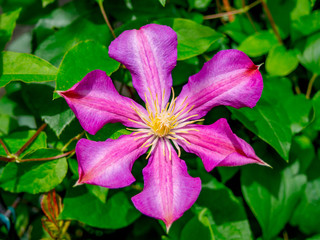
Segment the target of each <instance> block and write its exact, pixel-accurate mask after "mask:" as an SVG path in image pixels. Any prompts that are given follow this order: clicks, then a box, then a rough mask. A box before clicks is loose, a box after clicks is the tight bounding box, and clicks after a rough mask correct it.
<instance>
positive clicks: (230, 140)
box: [177, 118, 268, 172]
mask: <svg viewBox="0 0 320 240" xmlns="http://www.w3.org/2000/svg"><path fill="white" fill-rule="evenodd" d="M185 129H195V130H196V131H194V130H190V131H189V132H188V133H181V134H179V136H180V137H182V138H184V139H185V140H187V141H188V142H189V143H187V142H186V141H184V140H181V139H178V140H177V143H178V144H179V145H180V146H182V147H183V148H184V150H186V151H187V152H190V153H194V154H196V155H197V156H198V157H200V158H201V159H202V161H203V164H204V167H205V169H206V170H207V171H208V172H209V171H211V170H212V169H213V168H215V167H218V166H228V167H229V166H241V165H245V164H251V163H257V164H260V165H265V166H268V164H266V163H265V162H263V161H262V160H261V159H260V158H259V157H257V156H256V154H255V152H254V150H253V148H252V147H251V146H250V145H249V144H248V143H247V142H246V141H244V140H242V139H241V138H238V137H237V136H236V135H235V134H234V133H233V132H232V130H231V128H230V126H229V124H228V122H227V120H226V119H224V118H221V119H219V120H218V121H216V122H215V123H214V124H211V125H209V126H206V125H188V127H185Z"/></svg>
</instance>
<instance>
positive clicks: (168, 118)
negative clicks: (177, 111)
mask: <svg viewBox="0 0 320 240" xmlns="http://www.w3.org/2000/svg"><path fill="white" fill-rule="evenodd" d="M174 120H175V116H174V115H171V114H170V113H168V112H161V113H160V114H156V116H155V117H153V116H151V119H150V122H149V123H148V126H149V127H150V128H151V129H152V131H153V132H154V134H155V135H157V136H159V137H164V136H166V135H168V134H169V133H170V130H171V129H172V128H173V127H174V124H175V121H174Z"/></svg>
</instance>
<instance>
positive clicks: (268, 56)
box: [0, 0, 320, 240]
mask: <svg viewBox="0 0 320 240" xmlns="http://www.w3.org/2000/svg"><path fill="white" fill-rule="evenodd" d="M227 3H229V5H230V6H228V4H227ZM99 4H100V7H101V6H104V9H105V11H106V14H107V16H108V18H109V20H110V22H111V25H112V28H113V29H114V32H115V34H116V35H117V36H118V35H119V34H120V33H121V32H123V31H124V30H127V29H133V28H139V27H141V26H143V25H145V24H148V23H158V24H164V25H168V26H170V27H172V28H173V29H174V30H175V31H176V33H177V35H178V63H177V66H176V68H175V69H174V70H173V84H174V87H175V91H176V93H178V92H179V91H180V90H181V87H182V85H183V84H185V83H186V82H187V80H188V77H189V76H190V75H192V74H195V73H196V72H198V71H199V70H200V69H201V67H202V66H203V63H204V62H206V61H208V60H209V59H211V57H212V56H213V55H214V54H215V53H216V52H217V51H219V50H222V49H230V48H235V49H239V50H241V51H244V52H245V53H246V54H248V55H249V56H250V57H251V58H252V60H253V61H254V63H255V64H263V65H262V66H261V68H260V70H261V72H262V74H263V78H264V90H263V94H262V97H261V99H260V101H259V102H258V104H257V106H256V107H255V108H253V109H248V108H244V109H239V110H238V109H234V108H229V107H217V108H215V109H213V110H212V111H211V112H210V113H209V114H208V115H207V117H206V118H205V124H211V123H213V122H214V121H216V120H217V119H219V118H221V117H225V118H227V119H228V122H229V123H230V125H231V127H232V129H233V131H234V132H235V133H236V134H237V135H238V136H240V137H241V138H243V139H245V140H246V141H247V142H249V143H250V144H251V145H252V146H253V147H254V149H255V151H256V153H257V155H258V156H259V157H260V158H261V159H263V160H264V161H265V162H267V163H269V164H270V165H271V166H272V167H273V168H265V167H261V166H243V167H236V168H217V169H214V170H213V171H212V172H210V173H207V172H205V170H204V167H203V165H202V163H201V160H200V159H199V158H196V157H195V156H194V155H189V154H187V153H183V154H182V157H181V158H182V159H184V160H186V161H187V165H188V169H189V172H190V174H191V175H193V176H200V177H201V179H202V191H201V194H200V197H199V199H198V200H197V202H196V203H195V204H194V206H193V207H192V208H191V209H190V210H188V211H187V212H186V213H185V214H184V215H183V217H182V218H180V219H179V220H178V221H176V222H175V223H174V224H173V226H172V227H171V229H170V232H169V233H168V234H166V232H165V227H164V225H163V224H162V223H161V222H160V221H157V220H155V219H152V218H149V217H146V216H143V215H141V213H140V212H138V211H137V210H136V209H135V208H134V207H133V204H132V203H131V200H130V198H131V197H132V196H133V195H135V194H137V193H138V192H140V191H141V190H142V188H143V181H142V174H141V170H142V169H143V167H144V166H145V165H146V161H145V159H144V157H141V159H139V160H138V161H137V162H136V163H135V165H134V168H133V174H134V176H135V178H136V179H137V181H136V182H135V183H134V184H133V185H132V186H129V187H126V188H124V189H119V190H118V189H117V190H108V189H105V188H102V187H98V186H92V185H81V186H77V187H73V185H74V184H75V182H76V180H77V178H78V175H77V174H78V173H77V161H76V158H75V156H74V155H73V154H72V153H70V154H68V152H69V151H72V150H73V149H74V147H75V143H76V139H78V138H79V137H87V138H89V139H94V140H99V141H102V140H105V139H107V138H114V139H115V138H118V137H119V136H120V135H122V134H127V133H128V132H127V130H125V128H124V127H123V126H121V125H119V124H107V125H106V126H105V127H104V128H103V129H102V130H100V131H99V132H98V133H97V134H96V135H95V136H91V135H89V134H86V135H81V134H82V133H83V130H82V128H81V126H80V125H79V123H78V121H77V119H75V116H74V114H73V113H72V111H71V110H70V109H69V107H68V106H67V104H66V103H65V101H64V100H63V99H61V98H59V96H58V95H57V94H56V93H55V90H66V89H68V88H70V87H71V86H73V85H74V84H75V83H77V82H79V81H80V80H81V79H82V78H83V77H84V76H85V75H86V74H87V73H88V72H90V71H92V70H95V69H101V70H103V71H106V72H107V74H108V75H111V77H112V79H113V80H116V81H117V82H118V86H119V91H120V92H122V93H123V94H129V95H131V97H133V98H135V99H136V100H137V99H138V96H137V94H136V93H135V92H134V90H133V88H132V83H131V76H130V74H129V73H128V71H127V70H126V69H123V68H120V65H119V63H117V62H116V61H114V60H113V59H111V58H109V56H108V50H107V49H108V48H107V47H108V46H109V44H110V42H111V41H112V40H113V39H114V38H113V36H112V34H111V31H110V30H109V28H108V26H107V25H106V23H105V22H104V18H103V17H102V14H101V9H100V8H99ZM0 5H1V8H2V12H3V13H2V14H1V15H0V48H1V49H0V50H1V51H2V50H4V51H3V52H2V53H1V57H0V87H3V88H1V89H0V97H1V99H0V138H1V140H2V141H3V142H4V143H5V145H6V146H7V147H8V150H9V151H10V153H16V152H17V151H18V150H19V149H20V148H21V147H22V146H23V145H24V143H26V142H27V141H28V139H30V138H31V137H32V136H33V135H34V134H35V132H36V130H37V129H38V128H39V127H40V126H41V125H42V124H43V123H46V124H47V127H46V128H45V129H44V131H42V132H41V133H40V135H39V136H38V137H37V138H36V140H35V141H34V142H33V143H32V144H31V145H29V146H28V147H27V148H26V149H25V151H23V153H22V154H21V155H20V156H19V158H18V161H21V162H20V163H16V162H9V163H6V162H4V161H1V162H0V188H1V190H0V195H1V198H0V213H2V214H3V213H4V212H5V210H6V209H7V207H9V206H11V205H12V204H13V203H14V202H15V200H17V199H19V201H18V203H19V204H18V205H17V206H14V207H15V214H14V215H15V217H14V216H12V215H10V216H11V217H10V219H11V226H10V228H8V225H7V227H6V225H5V224H1V228H0V238H1V239H41V238H47V239H50V236H49V235H48V233H47V232H46V231H44V230H43V228H42V226H41V218H43V217H44V216H45V215H44V213H43V212H42V210H41V208H40V196H41V195H42V194H43V193H45V192H48V191H50V190H52V189H55V190H56V192H57V193H58V194H59V195H60V196H61V197H62V203H63V205H64V207H63V211H62V213H61V214H60V216H59V219H61V220H72V221H71V224H70V226H69V228H68V230H67V232H68V234H69V235H67V234H65V235H64V236H63V235H61V236H60V238H57V239H68V237H70V238H71V239H151V238H152V239H170V240H171V239H172V240H176V239H182V240H189V239H190V240H192V239H204V240H206V239H211V240H218V239H239V240H240V239H245V240H247V239H263V240H269V239H313V240H315V239H320V159H319V157H320V155H319V144H320V141H319V138H318V135H319V131H320V81H319V78H318V75H319V74H320V10H319V7H320V3H319V1H316V0H282V1H278V0H258V1H251V0H250V1H249V0H233V1H232V0H230V1H225V0H224V1H219V0H217V1H213V0H167V1H166V0H104V1H103V0H99V1H94V0H74V1H57V0H42V1H40V0H24V1H20V0H0ZM226 11H231V13H230V14H227V13H226ZM23 26H24V27H25V28H23V29H27V30H26V31H23V33H22V34H21V31H19V29H21V27H23ZM15 29H16V30H15ZM19 32H20V34H18V33H19ZM13 33H14V38H13V39H12V40H11V38H12V34H13ZM53 99H54V100H53ZM75 137H76V139H74V138H75ZM72 139H74V141H72ZM64 153H66V154H64ZM57 155H59V156H61V158H59V159H56V160H50V161H26V162H23V160H28V159H31V160H32V159H39V158H40V159H41V158H50V157H54V156H57ZM8 157H13V155H9V156H8V154H7V153H6V152H5V150H4V149H3V148H0V160H3V159H5V158H8ZM0 221H1V220H0ZM3 223H5V221H3Z"/></svg>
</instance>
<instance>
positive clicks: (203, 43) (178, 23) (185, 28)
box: [156, 18, 224, 60]
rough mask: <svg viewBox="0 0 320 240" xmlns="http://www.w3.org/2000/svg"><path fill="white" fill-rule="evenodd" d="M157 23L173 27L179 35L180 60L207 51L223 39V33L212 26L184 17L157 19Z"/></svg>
mask: <svg viewBox="0 0 320 240" xmlns="http://www.w3.org/2000/svg"><path fill="white" fill-rule="evenodd" d="M156 23H158V24H163V25H167V26H169V27H171V28H172V29H173V30H174V31H175V32H176V33H177V35H178V60H184V59H188V58H191V57H194V56H197V55H200V54H202V53H204V52H205V51H207V50H208V49H209V47H210V46H211V45H212V44H213V43H215V42H217V41H219V40H221V39H223V37H224V36H223V35H222V34H221V33H218V32H216V31H215V30H213V29H212V28H210V27H207V26H203V25H201V24H198V23H196V22H194V21H191V20H187V19H182V18H169V19H161V20H157V21H156Z"/></svg>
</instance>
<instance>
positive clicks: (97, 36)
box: [35, 17, 112, 66]
mask: <svg viewBox="0 0 320 240" xmlns="http://www.w3.org/2000/svg"><path fill="white" fill-rule="evenodd" d="M111 39H112V36H111V35H110V31H109V29H108V28H107V27H106V26H105V24H101V25H100V24H95V23H93V22H92V21H90V20H88V19H87V18H85V17H80V18H78V19H77V20H75V21H74V22H72V23H71V24H70V25H68V26H67V27H65V28H62V29H60V30H59V31H57V32H56V33H55V34H53V35H51V36H50V37H48V38H47V39H46V40H44V41H43V42H42V43H41V44H40V45H39V46H38V48H37V49H36V51H35V55H37V56H39V57H41V58H44V59H46V60H48V61H49V62H51V63H52V64H53V65H55V66H57V65H59V64H60V62H61V60H62V58H63V56H64V55H65V53H66V52H67V51H68V50H69V49H70V48H72V47H73V46H75V45H76V44H77V43H79V42H81V41H85V40H94V41H96V42H98V43H100V44H103V45H105V44H106V43H107V42H110V41H111ZM82 60H83V59H82Z"/></svg>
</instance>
